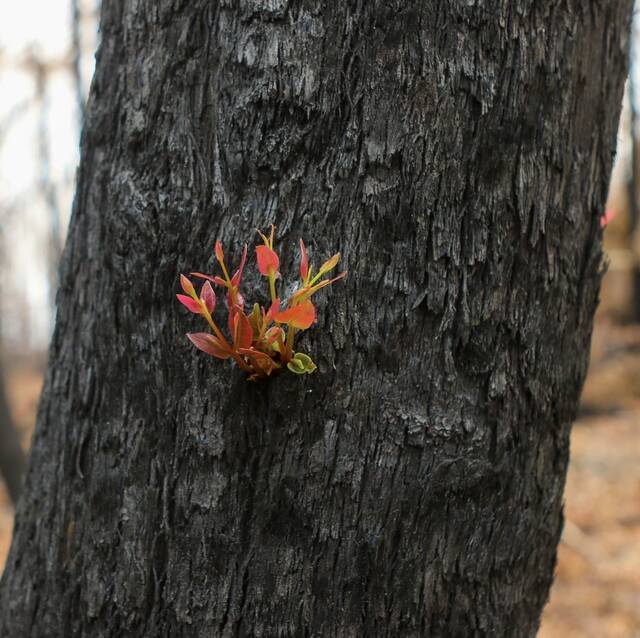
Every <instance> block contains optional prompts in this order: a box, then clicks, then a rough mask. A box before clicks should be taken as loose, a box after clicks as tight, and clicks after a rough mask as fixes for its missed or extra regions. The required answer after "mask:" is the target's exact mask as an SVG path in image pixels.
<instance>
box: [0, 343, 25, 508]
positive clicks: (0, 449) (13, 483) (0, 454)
mask: <svg viewBox="0 0 640 638" xmlns="http://www.w3.org/2000/svg"><path fill="white" fill-rule="evenodd" d="M24 467H25V456H24V452H23V450H22V447H21V446H20V438H19V437H18V433H17V432H16V429H15V426H14V424H13V419H12V417H11V409H10V406H9V400H8V398H7V393H6V391H5V387H4V370H3V366H2V357H1V355H0V474H1V475H2V478H3V479H4V482H5V485H6V486H7V491H8V492H9V496H10V497H11V500H12V501H13V503H14V505H15V504H16V503H17V502H18V499H19V498H20V494H21V492H22V477H23V475H24Z"/></svg>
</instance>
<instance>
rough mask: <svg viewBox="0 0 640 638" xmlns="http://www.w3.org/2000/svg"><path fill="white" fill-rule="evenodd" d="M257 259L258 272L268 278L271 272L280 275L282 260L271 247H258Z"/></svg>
mask: <svg viewBox="0 0 640 638" xmlns="http://www.w3.org/2000/svg"><path fill="white" fill-rule="evenodd" d="M256 257H257V259H258V270H259V271H260V273H261V274H262V275H265V276H268V275H269V273H270V272H273V273H275V274H276V275H279V273H278V268H279V266H280V259H278V255H276V253H275V252H274V251H273V250H271V248H269V246H256Z"/></svg>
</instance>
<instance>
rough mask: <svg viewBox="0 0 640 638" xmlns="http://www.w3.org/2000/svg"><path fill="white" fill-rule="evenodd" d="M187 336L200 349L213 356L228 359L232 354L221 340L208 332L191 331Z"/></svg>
mask: <svg viewBox="0 0 640 638" xmlns="http://www.w3.org/2000/svg"><path fill="white" fill-rule="evenodd" d="M187 338H188V339H189V341H191V343H192V344H193V345H194V346H195V347H196V348H198V350H202V352H206V353H207V354H210V355H211V356H212V357H217V358H218V359H228V358H229V357H230V356H231V354H230V353H229V351H228V350H227V349H226V348H225V347H224V346H223V345H222V344H221V343H220V341H219V340H218V339H216V338H215V337H214V336H213V335H210V334H209V333H207V332H190V333H188V334H187Z"/></svg>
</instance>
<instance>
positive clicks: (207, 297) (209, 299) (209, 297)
mask: <svg viewBox="0 0 640 638" xmlns="http://www.w3.org/2000/svg"><path fill="white" fill-rule="evenodd" d="M200 299H202V301H203V302H204V305H205V306H206V307H207V310H208V311H209V314H211V313H212V312H213V311H214V309H215V307H216V293H215V292H213V288H212V287H211V284H210V283H209V282H208V281H205V282H204V286H202V289H201V290H200Z"/></svg>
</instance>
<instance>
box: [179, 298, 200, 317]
mask: <svg viewBox="0 0 640 638" xmlns="http://www.w3.org/2000/svg"><path fill="white" fill-rule="evenodd" d="M176 297H177V298H178V301H179V302H180V303H181V304H182V305H183V306H185V307H186V308H188V309H189V310H190V311H191V312H193V313H195V314H196V315H199V314H200V311H201V310H202V308H201V307H200V302H198V301H196V300H195V299H191V297H187V295H176Z"/></svg>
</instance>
